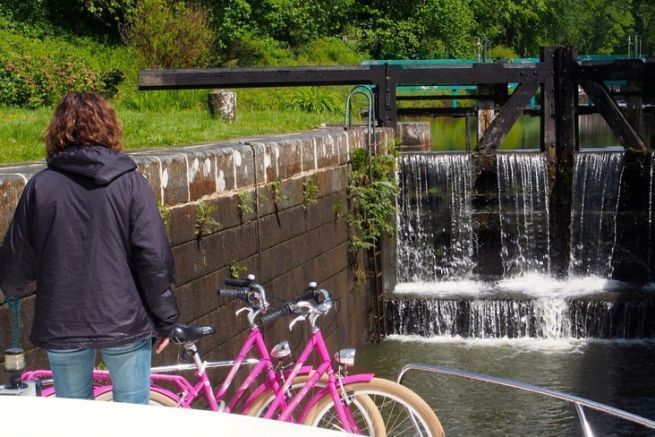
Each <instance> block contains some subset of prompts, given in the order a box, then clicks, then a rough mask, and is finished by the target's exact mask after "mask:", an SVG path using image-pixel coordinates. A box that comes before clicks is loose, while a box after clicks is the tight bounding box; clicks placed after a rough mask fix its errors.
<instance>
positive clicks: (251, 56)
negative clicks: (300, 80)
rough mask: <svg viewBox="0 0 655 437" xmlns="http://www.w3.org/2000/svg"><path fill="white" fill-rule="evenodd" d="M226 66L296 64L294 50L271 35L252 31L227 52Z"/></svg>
mask: <svg viewBox="0 0 655 437" xmlns="http://www.w3.org/2000/svg"><path fill="white" fill-rule="evenodd" d="M225 64H226V66H229V67H234V66H244V67H258V66H267V67H268V66H291V65H294V64H296V62H295V60H294V57H293V52H292V51H291V50H290V49H289V48H288V47H287V46H286V45H285V44H284V43H281V42H280V41H276V40H274V39H273V38H271V37H269V36H258V35H253V34H250V33H247V34H244V35H243V36H241V37H240V38H239V39H237V40H236V41H235V42H234V43H233V45H232V47H231V48H230V51H229V53H228V54H227V61H226V62H225Z"/></svg>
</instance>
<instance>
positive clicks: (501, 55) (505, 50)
mask: <svg viewBox="0 0 655 437" xmlns="http://www.w3.org/2000/svg"><path fill="white" fill-rule="evenodd" d="M489 57H490V58H491V59H493V60H494V62H510V61H511V60H512V59H516V58H518V57H519V55H517V54H516V52H514V50H512V49H511V48H509V47H507V46H504V45H497V46H494V47H492V48H491V50H489Z"/></svg>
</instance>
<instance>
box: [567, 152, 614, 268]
mask: <svg viewBox="0 0 655 437" xmlns="http://www.w3.org/2000/svg"><path fill="white" fill-rule="evenodd" d="M622 172H623V154H622V153H580V154H578V155H576V160H575V168H574V180H573V201H572V208H571V259H570V264H569V276H589V275H593V276H600V277H603V278H609V277H611V276H612V254H613V249H614V243H615V238H616V212H617V207H618V204H619V192H620V185H621V175H622Z"/></svg>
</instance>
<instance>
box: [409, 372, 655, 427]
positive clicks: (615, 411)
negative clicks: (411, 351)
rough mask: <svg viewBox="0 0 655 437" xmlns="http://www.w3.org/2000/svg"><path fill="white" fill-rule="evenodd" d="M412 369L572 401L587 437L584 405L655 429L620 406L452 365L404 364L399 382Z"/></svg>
mask: <svg viewBox="0 0 655 437" xmlns="http://www.w3.org/2000/svg"><path fill="white" fill-rule="evenodd" d="M410 370H419V371H422V372H429V373H438V374H440V375H449V376H458V377H460V378H465V379H470V380H473V381H482V382H487V383H490V384H495V385H500V386H504V387H510V388H513V389H516V390H522V391H526V392H529V393H536V394H540V395H543V396H547V397H550V398H554V399H560V400H562V401H566V402H570V403H572V404H574V405H575V409H576V411H577V413H578V418H579V419H580V425H581V426H582V430H583V432H584V435H585V436H586V437H592V436H593V435H594V434H593V432H592V430H591V426H590V425H589V422H587V418H586V416H585V413H584V410H583V407H587V408H590V409H592V410H596V411H600V412H603V413H606V414H609V415H611V416H615V417H619V418H621V419H624V420H627V421H629V422H633V423H637V424H639V425H642V426H645V427H647V428H650V429H655V421H653V420H650V419H646V418H644V417H641V416H638V415H636V414H633V413H629V412H627V411H624V410H621V409H619V408H614V407H610V406H609V405H605V404H602V403H600V402H595V401H591V400H589V399H585V398H581V397H579V396H573V395H570V394H567V393H562V392H560V391H556V390H551V389H548V388H544V387H539V386H536V385H532V384H526V383H523V382H519V381H512V380H510V379H505V378H498V377H496V376H490V375H485V374H483V373H477V372H470V371H468V370H460V369H453V368H450V367H443V366H433V365H428V364H418V363H410V364H407V365H406V366H404V367H403V368H402V369H401V370H400V374H399V375H398V379H397V382H398V384H402V380H403V378H404V376H405V374H406V373H407V372H408V371H410Z"/></svg>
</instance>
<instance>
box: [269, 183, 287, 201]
mask: <svg viewBox="0 0 655 437" xmlns="http://www.w3.org/2000/svg"><path fill="white" fill-rule="evenodd" d="M271 197H272V199H273V203H275V204H278V203H280V202H284V201H287V200H289V197H288V196H286V195H285V194H284V193H283V192H282V181H281V180H280V179H279V178H278V179H275V180H274V181H273V182H271Z"/></svg>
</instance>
